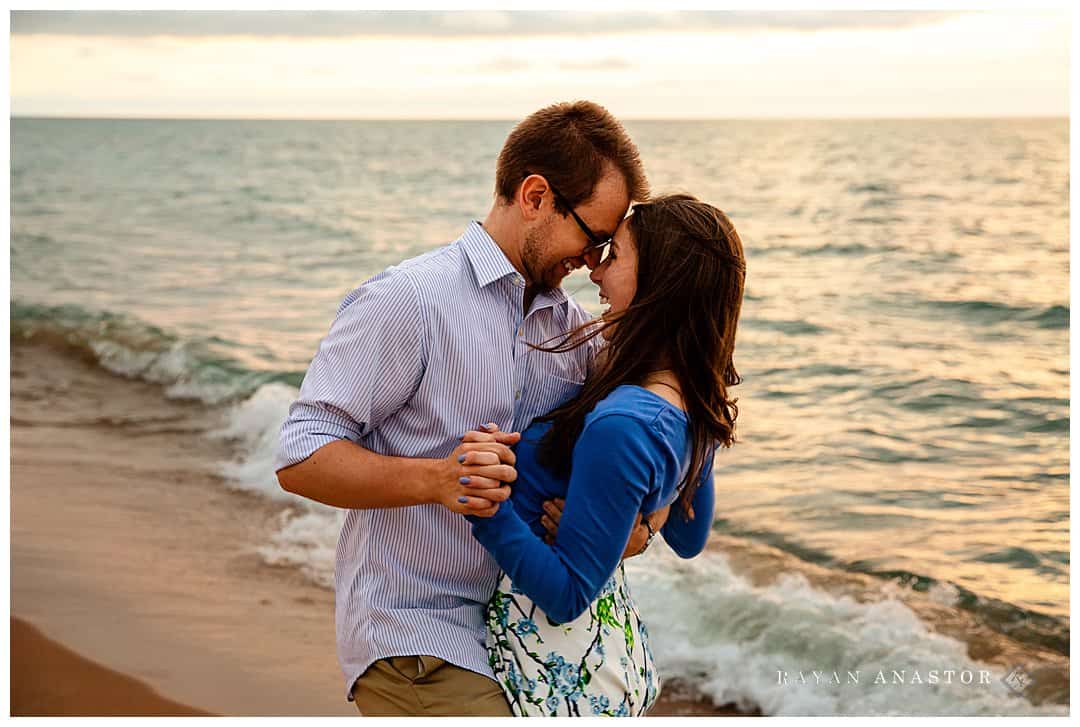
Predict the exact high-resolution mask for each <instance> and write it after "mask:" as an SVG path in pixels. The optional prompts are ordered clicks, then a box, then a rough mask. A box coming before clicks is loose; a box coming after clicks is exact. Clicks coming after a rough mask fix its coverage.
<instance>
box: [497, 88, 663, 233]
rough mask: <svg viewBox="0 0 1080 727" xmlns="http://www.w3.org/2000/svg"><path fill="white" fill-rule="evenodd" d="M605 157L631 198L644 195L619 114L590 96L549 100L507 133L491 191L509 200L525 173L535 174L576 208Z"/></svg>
mask: <svg viewBox="0 0 1080 727" xmlns="http://www.w3.org/2000/svg"><path fill="white" fill-rule="evenodd" d="M605 162H606V163H610V164H613V165H615V168H616V169H617V170H618V171H619V172H621V173H622V175H623V178H624V179H625V180H626V188H627V192H628V193H629V195H630V199H631V200H632V201H645V200H647V199H648V197H649V182H648V180H647V179H646V178H645V168H644V167H643V166H642V164H641V157H640V155H639V154H638V150H637V147H636V146H635V145H634V142H633V141H631V140H630V135H629V134H627V133H626V129H624V128H623V126H622V124H620V123H619V121H618V119H616V118H615V117H614V116H612V115H611V113H610V112H609V111H608V110H607V109H605V108H604V107H603V106H600V105H599V104H595V103H593V102H592V101H574V102H573V103H571V102H563V103H557V104H552V105H551V106H548V107H546V108H542V109H540V110H539V111H537V112H536V113H533V114H531V115H529V116H528V117H527V118H526V119H525V120H524V121H522V122H521V123H519V124H518V125H517V126H515V127H514V130H513V131H511V132H510V136H508V137H507V138H506V143H505V144H503V148H502V151H501V152H499V161H498V164H497V165H496V168H495V194H496V196H497V197H498V198H499V199H501V200H502V201H503V202H509V201H510V200H512V199H514V195H515V194H516V193H517V189H518V185H520V184H521V183H522V182H523V181H525V177H527V176H528V175H530V174H540V175H543V177H544V178H545V179H547V180H548V182H550V183H551V184H552V186H554V187H555V188H556V189H558V190H559V192H560V193H561V194H562V195H563V196H564V197H566V200H567V201H568V202H569V203H570V204H572V205H574V206H575V207H576V206H577V205H579V204H583V203H585V202H587V201H588V200H589V198H591V197H592V195H593V192H594V191H595V190H596V185H597V183H599V181H600V178H601V177H602V176H603V175H604V172H605V171H606V169H605V166H606V164H605ZM556 205H557V207H556V208H559V207H561V205H558V203H556ZM559 211H560V212H561V213H562V214H564V215H565V214H566V213H567V212H568V211H569V210H563V209H560V210H559Z"/></svg>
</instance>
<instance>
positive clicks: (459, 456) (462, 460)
mask: <svg viewBox="0 0 1080 727" xmlns="http://www.w3.org/2000/svg"><path fill="white" fill-rule="evenodd" d="M457 461H458V462H459V463H463V462H464V461H465V455H463V454H460V455H458V458H457Z"/></svg>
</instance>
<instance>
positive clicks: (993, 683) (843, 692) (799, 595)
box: [626, 547, 1068, 716]
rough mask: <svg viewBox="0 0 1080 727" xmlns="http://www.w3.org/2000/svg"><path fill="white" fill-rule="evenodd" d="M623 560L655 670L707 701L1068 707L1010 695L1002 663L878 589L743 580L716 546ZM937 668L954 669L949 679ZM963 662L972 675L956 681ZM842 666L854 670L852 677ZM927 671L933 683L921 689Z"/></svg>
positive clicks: (1011, 709) (826, 711)
mask: <svg viewBox="0 0 1080 727" xmlns="http://www.w3.org/2000/svg"><path fill="white" fill-rule="evenodd" d="M626 568H627V571H628V580H629V582H630V585H631V587H632V588H633V593H634V600H635V602H636V603H637V604H638V606H639V608H640V610H641V612H642V616H643V618H644V620H645V621H646V623H647V625H648V628H649V632H650V634H651V638H650V644H651V646H652V649H653V652H654V654H655V657H656V662H657V665H658V667H659V669H660V671H661V674H662V675H663V676H664V677H666V678H667V677H671V678H678V679H679V680H680V681H683V682H686V683H690V684H694V685H695V686H696V688H697V689H698V690H699V691H700V692H701V693H702V694H704V695H705V696H707V697H709V698H710V699H711V700H712V701H713V702H714V703H716V704H726V703H730V702H735V703H736V704H737V705H739V707H740V708H750V707H752V706H759V707H760V708H761V709H762V711H763V712H764V713H765V714H766V715H769V716H778V715H808V716H814V715H912V716H915V715H946V714H949V715H1019V714H1054V715H1064V714H1067V713H1068V707H1067V706H1065V705H1056V704H1053V705H1045V704H1044V705H1042V706H1034V705H1032V704H1031V703H1030V702H1028V701H1026V700H1024V699H1018V698H1017V697H1016V696H1015V695H1014V694H1013V693H1012V692H1010V690H1009V689H1008V687H1006V686H1005V684H1004V682H1003V681H1002V678H1003V677H1004V676H1005V673H1006V671H1005V669H1003V668H1002V667H1001V666H998V665H993V664H986V663H982V662H980V661H977V660H975V659H972V658H971V657H969V655H968V648H967V644H965V643H964V642H962V641H960V640H958V639H955V638H952V637H950V636H946V635H943V634H941V633H938V632H936V631H934V630H933V629H931V628H930V627H929V626H928V624H927V623H926V622H924V621H923V620H921V619H920V617H919V616H918V615H917V614H916V613H915V611H913V610H912V609H911V608H910V607H908V606H907V605H906V604H904V603H903V602H902V601H900V600H898V599H896V598H891V597H887V594H886V597H884V598H883V599H882V600H878V601H874V602H860V601H858V600H856V599H855V598H853V597H851V596H849V595H837V594H833V593H829V592H827V591H825V590H822V589H820V588H817V587H815V586H813V585H811V583H810V582H809V581H808V580H807V578H806V577H805V576H804V575H802V574H800V573H791V572H784V573H781V574H780V575H779V576H778V577H777V578H776V579H775V580H773V581H772V582H771V583H770V584H768V585H754V584H752V583H751V582H750V581H749V580H747V579H746V578H743V577H741V576H740V575H738V574H736V573H735V572H734V571H733V570H732V568H731V565H730V563H729V562H728V561H727V559H725V558H724V557H723V556H722V555H721V554H719V553H705V554H703V555H701V556H699V557H698V558H696V559H694V560H689V561H682V560H679V559H678V558H677V557H676V556H675V555H674V554H673V553H671V552H670V551H669V550H668V549H667V548H666V547H660V548H657V549H656V550H655V551H650V553H649V554H647V555H646V556H644V557H642V558H637V559H633V560H632V561H628V562H627V566H626ZM932 597H933V598H936V599H937V600H940V601H945V602H946V603H947V602H948V601H949V599H950V597H951V596H950V593H949V592H948V591H947V590H939V591H937V592H935V594H934V596H932ZM947 669H951V670H955V671H956V672H957V676H956V677H955V678H953V679H952V683H951V684H946V683H944V680H945V677H944V670H947ZM833 670H836V671H838V672H839V674H840V675H841V678H840V681H839V682H834V681H832V680H831V677H832V672H833ZM894 670H896V671H902V672H903V673H904V677H903V678H904V679H906V680H913V679H914V676H913V673H914V672H918V673H919V674H920V680H921V681H922V683H921V684H915V683H912V682H911V681H908V682H907V683H905V684H903V685H898V684H896V683H894V678H895V677H894V675H893V671H894ZM965 670H966V671H968V672H970V673H971V674H973V675H975V683H968V684H963V683H961V682H960V681H959V679H960V677H959V672H961V671H965ZM814 671H817V672H819V673H821V674H824V675H825V679H823V680H820V681H819V680H818V679H816V678H815V677H814V676H812V673H813V672H814ZM849 671H850V672H857V673H858V675H857V681H856V683H851V681H850V679H849V677H848V674H847V672H849ZM980 671H985V672H989V673H990V676H989V680H988V681H989V683H986V684H981V685H980V684H977V682H978V675H979V673H980ZM799 672H802V673H803V674H805V675H806V677H807V681H806V682H801V681H800V680H799V677H798V675H799ZM879 672H881V673H882V674H883V675H884V680H885V683H880V682H878V681H877V679H878V676H877V675H878V673H879ZM931 672H934V674H935V678H938V679H939V680H940V681H939V683H937V684H936V685H933V686H928V685H927V684H926V681H927V680H928V679H929V675H930V673H931ZM785 676H786V677H787V678H786V679H785V678H784V677H785ZM916 695H917V696H916Z"/></svg>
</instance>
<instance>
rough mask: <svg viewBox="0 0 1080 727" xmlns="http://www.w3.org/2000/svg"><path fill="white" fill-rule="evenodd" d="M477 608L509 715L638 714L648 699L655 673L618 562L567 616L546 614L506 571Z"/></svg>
mask: <svg viewBox="0 0 1080 727" xmlns="http://www.w3.org/2000/svg"><path fill="white" fill-rule="evenodd" d="M485 616H486V619H487V627H488V632H487V650H488V661H489V663H490V664H491V668H492V670H493V671H494V672H495V679H496V680H497V681H498V682H499V684H500V685H501V686H502V689H503V693H504V694H505V695H506V701H508V702H509V703H510V707H511V709H512V710H513V712H514V714H515V715H517V716H519V717H526V716H556V715H557V716H562V717H577V716H583V717H589V716H593V715H609V716H613V717H629V716H642V715H644V714H645V713H646V712H647V711H648V710H649V709H650V708H651V707H652V706H653V704H654V703H655V702H656V697H657V695H658V694H659V693H660V677H659V676H658V675H657V673H656V667H655V665H654V664H653V657H652V651H651V650H650V649H649V634H648V631H647V630H646V628H645V624H644V623H643V622H642V621H641V619H640V618H638V614H637V609H636V608H635V607H634V601H633V600H632V599H631V598H630V589H629V587H628V586H627V583H626V574H625V573H624V572H623V567H622V564H621V563H620V564H619V567H618V569H617V570H616V571H615V575H613V576H612V577H611V578H610V579H609V580H608V582H607V583H606V584H605V585H604V587H603V589H602V590H601V591H600V595H598V596H597V597H596V600H594V601H593V602H592V603H591V604H590V605H589V610H588V611H586V612H585V613H583V614H582V615H581V616H579V617H578V618H576V619H574V620H573V621H570V622H568V623H564V624H557V623H554V622H553V621H551V620H549V619H548V617H547V615H546V614H544V612H543V611H541V610H540V608H539V607H538V606H537V605H536V604H535V603H533V602H532V600H530V599H529V597H528V596H526V595H525V594H524V593H522V592H521V591H520V590H518V589H516V588H515V587H514V585H513V584H512V583H511V582H510V579H509V577H507V576H506V574H503V575H502V576H501V577H500V579H499V585H498V586H497V587H496V588H495V595H493V596H492V597H491V600H490V601H489V602H488V605H487V610H486V612H485Z"/></svg>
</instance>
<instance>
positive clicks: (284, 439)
mask: <svg viewBox="0 0 1080 727" xmlns="http://www.w3.org/2000/svg"><path fill="white" fill-rule="evenodd" d="M425 335H426V331H425V323H424V318H423V315H422V310H421V305H420V300H419V297H418V296H417V293H416V288H415V287H414V285H413V283H412V282H411V281H410V280H409V279H408V277H407V275H405V274H404V273H402V272H400V271H395V270H394V269H393V268H391V269H390V270H388V271H385V272H383V273H380V274H379V275H377V276H375V277H374V278H372V279H370V280H368V281H367V282H365V283H364V284H363V285H361V286H360V287H359V288H356V289H355V290H353V291H352V292H350V293H349V295H347V296H346V297H345V299H344V300H343V301H342V303H341V306H340V307H339V308H338V312H337V316H336V317H335V318H334V322H333V323H332V324H331V326H330V331H329V333H327V335H326V337H325V338H323V340H322V341H321V342H320V343H319V348H318V351H317V352H316V353H315V357H314V358H313V359H312V361H311V365H310V366H309V367H308V370H307V374H306V375H305V376H304V381H303V383H302V384H301V385H300V395H299V397H298V398H297V400H296V401H295V402H293V404H292V405H291V406H290V407H289V414H288V417H287V418H286V419H285V423H284V424H282V426H281V432H280V435H279V438H278V447H277V453H276V456H275V458H274V470H275V471H277V470H280V469H283V468H285V467H289V466H290V465H294V464H296V463H297V462H301V461H303V460H305V459H307V458H308V457H310V456H311V455H312V454H313V453H314V452H315V451H316V450H318V449H319V448H321V447H323V446H325V445H327V444H329V443H330V442H333V441H337V440H340V439H348V440H349V441H352V442H357V443H359V442H360V440H361V439H363V438H364V437H365V436H366V435H367V434H368V433H369V432H371V431H372V430H373V429H374V428H376V427H378V426H379V424H380V423H381V422H382V421H384V420H385V419H386V418H387V417H389V416H391V415H393V414H394V413H395V412H397V411H398V410H400V409H401V408H402V407H403V406H404V405H405V404H406V403H407V402H408V401H409V399H410V398H412V396H413V395H414V394H415V393H416V390H417V388H418V387H419V385H420V380H421V378H422V376H423V372H424V367H425Z"/></svg>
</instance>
